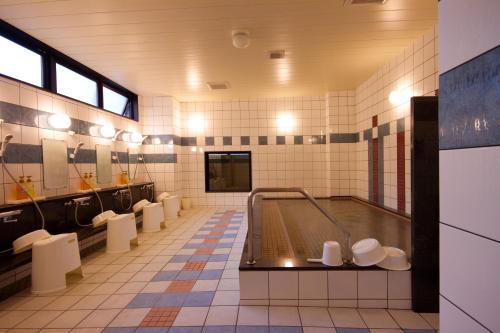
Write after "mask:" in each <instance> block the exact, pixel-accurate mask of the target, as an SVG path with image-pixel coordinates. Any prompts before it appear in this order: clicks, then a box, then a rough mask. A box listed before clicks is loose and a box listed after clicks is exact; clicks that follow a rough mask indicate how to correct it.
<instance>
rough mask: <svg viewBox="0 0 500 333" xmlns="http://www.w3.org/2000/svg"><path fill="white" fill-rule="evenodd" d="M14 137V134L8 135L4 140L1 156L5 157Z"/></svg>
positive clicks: (0, 148)
mask: <svg viewBox="0 0 500 333" xmlns="http://www.w3.org/2000/svg"><path fill="white" fill-rule="evenodd" d="M12 138H14V136H13V135H12V134H7V135H6V136H5V138H4V139H3V142H2V146H1V147H0V156H3V154H4V153H5V150H6V149H7V145H8V144H9V142H10V140H12Z"/></svg>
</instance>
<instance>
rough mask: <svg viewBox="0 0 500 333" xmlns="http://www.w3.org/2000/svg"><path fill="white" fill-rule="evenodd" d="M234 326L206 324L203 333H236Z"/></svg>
mask: <svg viewBox="0 0 500 333" xmlns="http://www.w3.org/2000/svg"><path fill="white" fill-rule="evenodd" d="M235 329H236V327H234V326H205V327H203V332H202V333H234V330H235Z"/></svg>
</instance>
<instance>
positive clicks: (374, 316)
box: [359, 309, 399, 328]
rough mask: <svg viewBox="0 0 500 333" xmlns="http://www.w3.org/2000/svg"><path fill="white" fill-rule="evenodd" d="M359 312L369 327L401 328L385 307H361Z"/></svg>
mask: <svg viewBox="0 0 500 333" xmlns="http://www.w3.org/2000/svg"><path fill="white" fill-rule="evenodd" d="M359 314H360V315H361V317H362V318H363V321H364V322H365V323H366V326H368V328H399V326H398V324H397V323H396V322H395V321H394V319H392V317H391V315H390V314H389V313H388V312H387V310H385V309H359Z"/></svg>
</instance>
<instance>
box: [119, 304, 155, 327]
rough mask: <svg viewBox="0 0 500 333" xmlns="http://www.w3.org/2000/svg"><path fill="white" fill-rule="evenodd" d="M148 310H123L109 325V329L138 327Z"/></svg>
mask: <svg viewBox="0 0 500 333" xmlns="http://www.w3.org/2000/svg"><path fill="white" fill-rule="evenodd" d="M149 310H151V309H150V308H140V309H123V310H122V312H120V313H119V314H118V316H116V318H115V319H114V320H113V321H112V322H111V324H109V326H110V327H133V326H139V324H140V323H141V322H142V320H143V319H144V317H146V315H147V314H148V312H149Z"/></svg>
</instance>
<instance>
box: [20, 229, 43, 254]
mask: <svg viewBox="0 0 500 333" xmlns="http://www.w3.org/2000/svg"><path fill="white" fill-rule="evenodd" d="M50 237H52V235H51V234H49V233H48V232H47V230H44V229H40V230H35V231H32V232H30V233H27V234H26V235H24V236H21V237H19V238H18V239H16V240H15V241H14V242H13V243H12V248H13V250H14V254H18V253H21V252H24V251H28V250H29V249H31V247H32V245H33V243H35V242H38V241H39V240H42V239H47V238H50Z"/></svg>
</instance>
